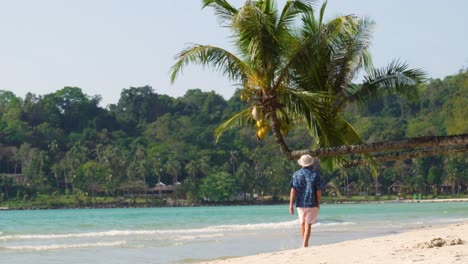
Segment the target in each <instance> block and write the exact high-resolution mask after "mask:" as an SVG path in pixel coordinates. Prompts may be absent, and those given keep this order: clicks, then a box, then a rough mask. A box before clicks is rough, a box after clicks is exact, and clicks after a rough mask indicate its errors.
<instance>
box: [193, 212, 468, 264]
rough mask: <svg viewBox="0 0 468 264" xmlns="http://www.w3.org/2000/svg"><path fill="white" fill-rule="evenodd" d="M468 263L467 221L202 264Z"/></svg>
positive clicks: (203, 263)
mask: <svg viewBox="0 0 468 264" xmlns="http://www.w3.org/2000/svg"><path fill="white" fill-rule="evenodd" d="M467 259H468V219H467V220H465V221H463V222H460V223H458V224H451V225H447V226H442V227H440V226H437V227H422V228H419V229H410V230H406V231H403V232H401V233H398V234H392V235H386V236H379V237H370V238H364V239H356V240H348V241H344V242H340V243H335V244H326V245H320V246H313V245H312V247H309V248H300V249H293V250H285V251H278V252H271V253H262V254H258V255H252V256H244V257H235V258H223V259H217V260H212V261H205V262H201V263H202V264H247V263H256V264H283V263H297V264H306V263H311V261H312V260H313V262H314V263H321V264H341V263H360V264H375V263H379V264H380V263H382V264H393V263H415V262H420V263H428V264H446V263H460V264H462V263H465V262H464V261H466V260H467Z"/></svg>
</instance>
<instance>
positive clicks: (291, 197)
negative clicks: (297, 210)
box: [289, 188, 296, 215]
mask: <svg viewBox="0 0 468 264" xmlns="http://www.w3.org/2000/svg"><path fill="white" fill-rule="evenodd" d="M295 199H296V190H294V188H291V193H290V194H289V213H290V214H292V215H293V214H294V200H295Z"/></svg>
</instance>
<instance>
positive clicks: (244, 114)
mask: <svg viewBox="0 0 468 264" xmlns="http://www.w3.org/2000/svg"><path fill="white" fill-rule="evenodd" d="M251 112H252V108H251V107H249V108H246V109H244V110H242V111H241V112H239V113H237V114H236V115H234V116H233V117H231V118H229V119H228V120H226V121H224V122H223V123H222V124H221V125H219V126H218V127H217V128H216V130H215V136H216V142H218V141H219V139H220V138H221V136H222V134H223V133H224V131H226V130H227V129H230V128H233V127H240V126H245V125H248V124H252V123H253V122H254V120H253V118H252V114H251Z"/></svg>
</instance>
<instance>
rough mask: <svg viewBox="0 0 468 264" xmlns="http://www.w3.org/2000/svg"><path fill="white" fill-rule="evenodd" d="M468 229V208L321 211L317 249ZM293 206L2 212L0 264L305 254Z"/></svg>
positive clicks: (173, 260)
mask: <svg viewBox="0 0 468 264" xmlns="http://www.w3.org/2000/svg"><path fill="white" fill-rule="evenodd" d="M462 221H468V202H451V203H448V202H447V203H445V202H443V203H382V204H340V205H331V204H330V205H327V204H325V205H322V208H321V210H320V214H319V218H318V223H317V224H315V225H314V226H313V229H312V236H311V245H312V246H316V245H320V244H327V243H334V242H339V241H344V240H349V239H356V238H364V237H370V236H378V235H385V234H391V233H396V232H400V231H402V230H406V229H412V228H419V227H422V226H429V225H431V226H437V225H444V224H449V223H455V222H462ZM298 225H299V224H298V221H297V218H296V215H294V216H291V215H289V213H288V206H287V205H275V206H229V207H190V208H137V209H133V208H132V209H70V210H33V211H0V263H39V264H41V263H196V262H199V261H203V260H210V259H216V258H222V257H233V256H245V255H252V254H258V253H263V252H271V251H278V250H285V249H293V248H298V247H299V246H300V235H299V226H298Z"/></svg>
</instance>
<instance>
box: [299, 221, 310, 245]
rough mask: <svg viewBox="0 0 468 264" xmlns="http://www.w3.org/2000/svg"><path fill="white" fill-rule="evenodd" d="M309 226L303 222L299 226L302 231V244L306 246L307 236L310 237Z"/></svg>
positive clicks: (307, 242) (307, 243)
mask: <svg viewBox="0 0 468 264" xmlns="http://www.w3.org/2000/svg"><path fill="white" fill-rule="evenodd" d="M310 228H311V224H303V225H302V226H301V231H302V241H303V244H302V245H303V246H304V247H308V246H309V238H310Z"/></svg>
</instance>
